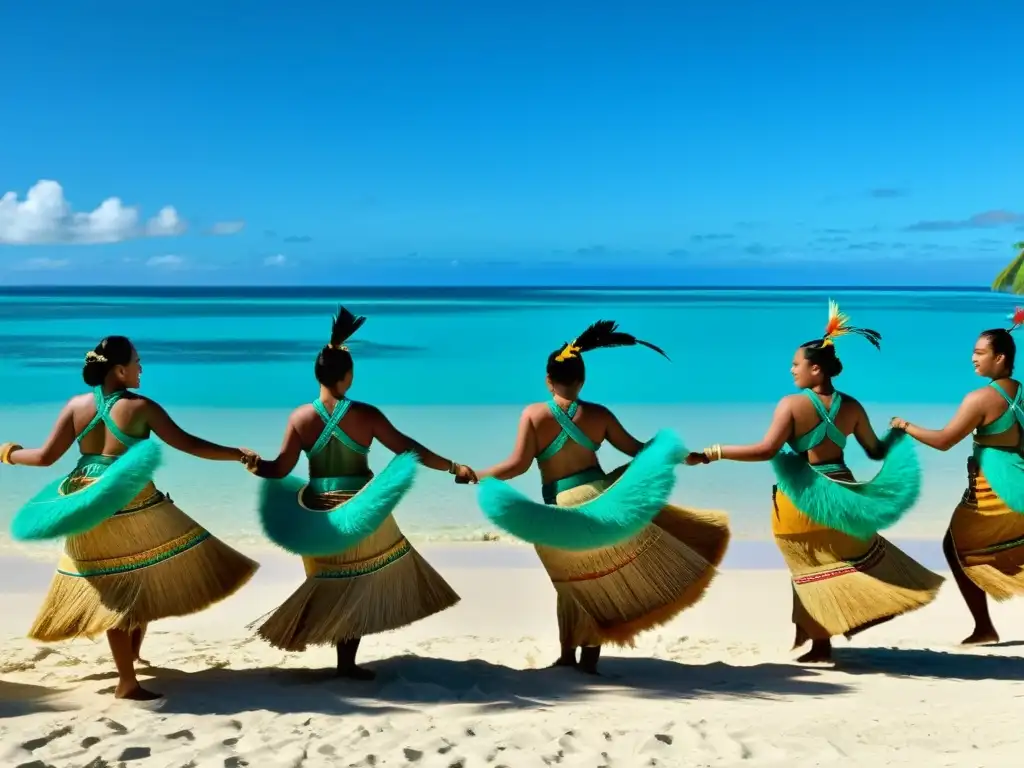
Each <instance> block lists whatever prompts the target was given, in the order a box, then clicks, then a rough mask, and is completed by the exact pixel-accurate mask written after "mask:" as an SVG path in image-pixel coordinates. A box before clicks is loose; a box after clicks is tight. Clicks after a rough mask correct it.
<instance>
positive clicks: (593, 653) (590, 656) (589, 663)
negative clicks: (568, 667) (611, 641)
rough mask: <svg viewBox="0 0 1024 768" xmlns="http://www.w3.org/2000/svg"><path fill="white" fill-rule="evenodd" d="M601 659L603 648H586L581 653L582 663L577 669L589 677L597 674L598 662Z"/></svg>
mask: <svg viewBox="0 0 1024 768" xmlns="http://www.w3.org/2000/svg"><path fill="white" fill-rule="evenodd" d="M600 658H601V647H600V646H595V647H586V648H584V649H583V650H582V651H581V652H580V663H579V665H578V666H577V667H576V668H577V669H578V670H579V671H580V672H583V673H585V674H588V675H596V674H597V662H598V660H599V659H600Z"/></svg>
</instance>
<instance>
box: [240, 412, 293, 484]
mask: <svg viewBox="0 0 1024 768" xmlns="http://www.w3.org/2000/svg"><path fill="white" fill-rule="evenodd" d="M301 455H302V435H301V434H300V432H299V411H294V412H293V413H292V415H291V416H289V417H288V425H287V426H286V427H285V428H284V439H283V440H282V441H281V450H280V451H278V454H277V458H276V459H273V460H272V461H266V460H264V459H258V460H257V461H256V462H254V463H253V464H252V465H251V468H250V470H249V471H250V472H252V473H253V474H254V475H256V476H257V477H265V478H267V479H268V480H280V479H281V478H282V477H287V476H288V473H289V472H291V471H292V470H293V469H295V465H296V464H298V463H299V457H300V456H301Z"/></svg>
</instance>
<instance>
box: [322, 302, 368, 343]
mask: <svg viewBox="0 0 1024 768" xmlns="http://www.w3.org/2000/svg"><path fill="white" fill-rule="evenodd" d="M365 322H366V318H365V317H362V316H359V315H354V314H352V313H351V312H349V311H348V310H347V309H345V308H344V307H340V306H339V307H338V314H336V315H335V316H334V318H333V319H332V322H331V341H330V343H328V345H327V346H328V347H330V348H331V349H344V350H346V351H347V350H348V347H346V346H345V342H346V341H347V340H348V339H349V338H350V337H351V336H352V335H353V334H354V333H355V332H356V331H358V330H359V328H360V326H362V324H363V323H365Z"/></svg>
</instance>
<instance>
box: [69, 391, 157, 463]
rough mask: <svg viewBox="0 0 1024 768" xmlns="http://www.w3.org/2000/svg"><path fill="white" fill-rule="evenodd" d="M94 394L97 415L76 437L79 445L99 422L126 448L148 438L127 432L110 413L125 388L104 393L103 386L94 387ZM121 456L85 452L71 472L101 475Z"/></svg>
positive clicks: (122, 395)
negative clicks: (133, 435) (107, 393)
mask: <svg viewBox="0 0 1024 768" xmlns="http://www.w3.org/2000/svg"><path fill="white" fill-rule="evenodd" d="M92 394H93V397H94V398H95V400H96V415H95V416H93V417H92V421H90V422H89V423H88V424H86V426H85V429H83V430H82V431H81V432H79V433H78V437H76V438H75V439H76V440H78V444H79V445H81V443H82V440H84V439H85V436H86V435H88V434H89V433H90V432H92V431H93V430H94V429H95V428H96V427H97V426H98V425H99V424H103V426H105V427H106V428H107V431H108V432H110V434H112V435H113V436H114V439H115V440H117V441H118V442H119V443H121V445H123V446H124V447H125V448H131V447H132V446H133V445H138V444H139V443H141V442H143V441H144V440H146V438H145V437H132V436H131V435H128V434H125V432H124V430H123V429H121V428H120V427H119V426H117V424H116V423H115V422H114V417H113V416H111V415H110V409H111V408H113V407H114V403H116V402H117V401H118V400H120V399H121V398H122V397H124V391H123V390H118V391H117V392H111V393H110V394H109V395H104V394H103V387H96V388H94V389H93V391H92ZM119 458H120V456H110V455H107V454H105V453H83V454H82V455H81V456H80V457H79V459H78V464H77V465H76V466H75V469H74V471H73V472H72V473H71V474H72V475H73V476H85V477H99V476H100V475H102V474H103V473H104V472H105V471H106V470H107V468H108V467H110V466H111V465H112V464H113V463H114V462H115V461H117V460H118V459H119Z"/></svg>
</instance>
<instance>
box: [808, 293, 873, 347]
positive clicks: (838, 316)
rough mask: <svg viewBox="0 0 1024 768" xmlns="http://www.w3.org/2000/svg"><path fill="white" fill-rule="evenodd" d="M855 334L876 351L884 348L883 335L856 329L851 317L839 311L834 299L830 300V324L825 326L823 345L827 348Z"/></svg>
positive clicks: (869, 330) (866, 329) (867, 329)
mask: <svg viewBox="0 0 1024 768" xmlns="http://www.w3.org/2000/svg"><path fill="white" fill-rule="evenodd" d="M849 334H853V335H855V336H863V337H864V338H865V339H867V340H868V342H869V343H870V344H871V346H873V347H874V348H875V349H881V348H882V344H881V342H882V334H880V333H879V332H878V331H873V330H871V329H870V328H856V327H854V326H852V325H850V317H849V315H847V314H846V313H845V312H843V311H841V310H840V309H839V305H838V304H837V303H836V302H835V301H833V300H832V299H829V300H828V323H827V324H826V325H825V335H824V336H822V337H821V345H822V346H823V347H827V346H829V345H832V344H835V341H836V339H838V338H839V337H840V336H847V335H849Z"/></svg>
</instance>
